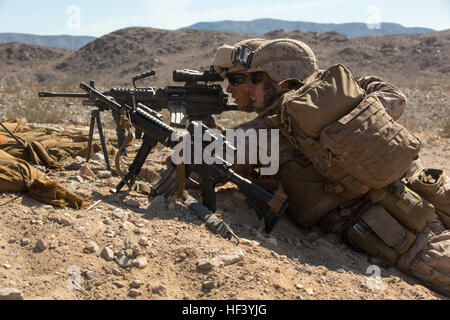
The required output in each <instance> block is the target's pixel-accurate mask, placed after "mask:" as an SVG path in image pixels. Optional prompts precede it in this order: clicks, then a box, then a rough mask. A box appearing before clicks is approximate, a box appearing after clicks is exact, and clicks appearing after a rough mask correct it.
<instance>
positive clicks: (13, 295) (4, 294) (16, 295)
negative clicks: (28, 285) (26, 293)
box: [0, 288, 23, 300]
mask: <svg viewBox="0 0 450 320" xmlns="http://www.w3.org/2000/svg"><path fill="white" fill-rule="evenodd" d="M0 300H23V295H22V292H21V291H20V290H18V289H15V288H2V289H0Z"/></svg>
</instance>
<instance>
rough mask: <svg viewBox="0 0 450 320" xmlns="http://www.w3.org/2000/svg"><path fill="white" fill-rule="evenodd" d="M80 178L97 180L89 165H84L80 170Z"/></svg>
mask: <svg viewBox="0 0 450 320" xmlns="http://www.w3.org/2000/svg"><path fill="white" fill-rule="evenodd" d="M80 176H81V177H82V178H84V179H89V180H91V179H96V178H97V176H96V175H95V173H94V171H92V170H91V168H89V166H88V165H87V164H85V165H83V166H82V167H81V168H80Z"/></svg>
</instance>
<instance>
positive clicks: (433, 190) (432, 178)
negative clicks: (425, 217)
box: [408, 168, 450, 228]
mask: <svg viewBox="0 0 450 320" xmlns="http://www.w3.org/2000/svg"><path fill="white" fill-rule="evenodd" d="M408 187H410V188H411V189H412V190H414V191H415V192H417V193H418V194H420V195H421V196H422V197H424V198H425V199H427V200H428V201H429V202H431V203H432V204H433V205H434V206H435V208H436V213H437V214H438V215H439V217H440V218H441V219H442V222H443V223H444V225H445V226H446V227H447V228H450V179H449V178H448V176H447V175H446V174H445V172H444V171H443V170H439V169H428V168H427V169H422V170H420V171H418V172H417V174H415V175H414V176H412V178H411V179H410V180H409V182H408Z"/></svg>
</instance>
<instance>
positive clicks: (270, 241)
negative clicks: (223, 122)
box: [265, 238, 278, 247]
mask: <svg viewBox="0 0 450 320" xmlns="http://www.w3.org/2000/svg"><path fill="white" fill-rule="evenodd" d="M265 241H266V243H267V244H269V245H271V246H274V247H278V243H277V239H275V238H266V240H265Z"/></svg>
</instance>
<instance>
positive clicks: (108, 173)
mask: <svg viewBox="0 0 450 320" xmlns="http://www.w3.org/2000/svg"><path fill="white" fill-rule="evenodd" d="M97 177H98V178H100V179H109V178H111V171H108V170H102V171H99V172H97Z"/></svg>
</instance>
